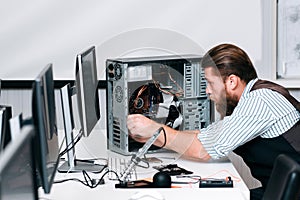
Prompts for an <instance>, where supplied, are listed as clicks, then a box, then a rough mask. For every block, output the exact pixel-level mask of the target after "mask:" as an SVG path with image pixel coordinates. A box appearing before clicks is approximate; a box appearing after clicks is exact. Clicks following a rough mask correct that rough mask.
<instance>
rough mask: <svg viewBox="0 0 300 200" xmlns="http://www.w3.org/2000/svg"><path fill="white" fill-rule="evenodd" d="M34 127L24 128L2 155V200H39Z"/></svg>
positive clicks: (0, 195) (0, 165) (0, 167)
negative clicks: (34, 150)
mask: <svg viewBox="0 0 300 200" xmlns="http://www.w3.org/2000/svg"><path fill="white" fill-rule="evenodd" d="M34 133H35V132H34V127H33V126H32V125H27V126H24V127H23V128H22V129H21V134H20V135H19V136H18V137H17V138H16V139H15V140H13V141H12V142H10V143H9V144H8V145H7V148H5V149H4V151H3V152H2V153H1V154H0V199H1V200H23V199H30V200H37V199H38V192H37V183H36V168H35V162H34V157H33V146H32V142H33V137H34Z"/></svg>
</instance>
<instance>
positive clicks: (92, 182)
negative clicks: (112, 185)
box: [54, 170, 120, 189]
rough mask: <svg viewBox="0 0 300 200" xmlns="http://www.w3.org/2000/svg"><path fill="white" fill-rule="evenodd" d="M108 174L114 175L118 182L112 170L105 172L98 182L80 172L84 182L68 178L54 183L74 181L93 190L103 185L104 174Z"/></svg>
mask: <svg viewBox="0 0 300 200" xmlns="http://www.w3.org/2000/svg"><path fill="white" fill-rule="evenodd" d="M109 172H112V173H115V175H116V177H117V179H118V180H120V178H119V175H118V174H117V173H116V172H115V171H112V170H107V171H106V172H105V173H104V174H103V175H102V176H101V177H100V179H98V180H97V179H93V178H91V177H90V176H89V175H88V173H87V172H86V171H85V170H82V174H83V177H84V181H82V180H80V179H78V178H69V179H64V180H59V181H55V182H54V183H55V184H56V183H64V182H67V181H76V182H79V183H81V184H83V185H85V186H87V187H89V188H91V189H93V188H96V187H97V186H98V185H102V184H104V176H105V175H106V174H108V173H109Z"/></svg>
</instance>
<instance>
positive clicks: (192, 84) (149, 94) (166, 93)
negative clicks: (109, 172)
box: [106, 55, 211, 155]
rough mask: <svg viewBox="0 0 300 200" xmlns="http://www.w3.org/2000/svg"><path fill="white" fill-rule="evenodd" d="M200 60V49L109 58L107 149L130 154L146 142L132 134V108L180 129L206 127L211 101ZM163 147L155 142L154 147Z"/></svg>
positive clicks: (156, 149) (107, 65)
mask: <svg viewBox="0 0 300 200" xmlns="http://www.w3.org/2000/svg"><path fill="white" fill-rule="evenodd" d="M200 62H201V56H200V55H177V56H175V55H174V56H154V57H135V58H116V59H107V60H106V80H107V147H108V149H109V150H111V151H114V152H117V153H120V154H123V155H130V154H133V153H134V152H136V151H137V150H138V149H139V148H140V147H142V145H143V144H141V143H138V142H136V141H134V140H133V139H131V138H130V136H129V133H128V129H127V125H126V121H127V116H128V115H129V114H134V113H139V114H143V115H145V116H147V117H149V118H151V119H153V120H155V121H158V122H160V123H164V124H167V125H169V126H171V127H173V128H176V129H179V130H194V129H200V128H203V127H206V126H207V125H208V124H209V123H210V121H211V112H210V111H211V106H210V100H209V99H208V96H207V95H206V92H205V90H206V80H205V78H204V71H203V70H202V69H201V67H200ZM171 108H172V109H171ZM173 111H175V112H173ZM178 112H179V115H178ZM170 116H171V118H170ZM174 116H175V117H174ZM176 123H177V124H176ZM178 124H179V125H178ZM158 149H159V148H158V147H155V146H153V147H151V148H150V152H156V151H158Z"/></svg>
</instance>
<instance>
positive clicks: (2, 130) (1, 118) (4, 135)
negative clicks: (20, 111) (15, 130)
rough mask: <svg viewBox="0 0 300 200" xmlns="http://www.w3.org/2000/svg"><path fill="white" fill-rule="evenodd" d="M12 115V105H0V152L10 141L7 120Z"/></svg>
mask: <svg viewBox="0 0 300 200" xmlns="http://www.w3.org/2000/svg"><path fill="white" fill-rule="evenodd" d="M11 117H12V107H11V106H6V105H0V152H1V151H2V150H3V149H4V148H5V147H6V146H7V144H8V143H9V142H10V141H11V132H10V126H9V120H10V119H11Z"/></svg>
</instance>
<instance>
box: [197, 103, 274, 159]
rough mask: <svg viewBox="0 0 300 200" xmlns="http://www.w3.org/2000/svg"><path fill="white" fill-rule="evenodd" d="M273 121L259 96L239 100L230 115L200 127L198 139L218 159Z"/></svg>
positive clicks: (265, 128) (270, 124)
mask: <svg viewBox="0 0 300 200" xmlns="http://www.w3.org/2000/svg"><path fill="white" fill-rule="evenodd" d="M273 123H274V117H273V115H272V112H271V111H270V109H269V107H268V105H267V104H266V103H265V102H264V101H263V100H261V99H260V98H247V99H243V100H240V102H239V103H238V105H237V107H236V108H235V110H234V112H233V113H232V115H231V116H227V117H225V118H224V119H223V120H221V121H218V122H215V123H213V124H211V125H209V126H208V127H207V128H204V129H201V130H200V133H199V134H198V139H199V140H200V141H201V143H202V144H203V146H204V148H205V149H206V151H207V152H208V153H209V155H210V156H211V157H212V158H214V159H218V158H221V157H224V156H227V154H228V153H229V152H230V151H232V150H234V149H235V148H237V147H238V146H240V145H242V144H244V143H246V142H247V141H249V140H251V139H252V138H255V137H256V136H258V135H260V134H262V133H263V132H264V131H266V130H267V129H268V128H269V127H270V126H272V124H273Z"/></svg>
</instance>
